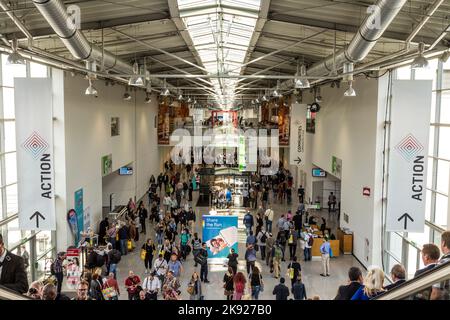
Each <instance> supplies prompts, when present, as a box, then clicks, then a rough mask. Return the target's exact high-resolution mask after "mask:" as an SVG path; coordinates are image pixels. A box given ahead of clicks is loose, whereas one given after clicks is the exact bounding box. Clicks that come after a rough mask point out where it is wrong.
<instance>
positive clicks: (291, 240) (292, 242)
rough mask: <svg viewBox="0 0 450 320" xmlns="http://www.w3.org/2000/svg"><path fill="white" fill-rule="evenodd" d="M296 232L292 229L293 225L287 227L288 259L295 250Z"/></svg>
mask: <svg viewBox="0 0 450 320" xmlns="http://www.w3.org/2000/svg"><path fill="white" fill-rule="evenodd" d="M297 243H298V233H297V231H295V230H294V227H291V228H290V229H289V235H288V246H289V259H290V260H292V259H293V258H294V256H295V254H296V252H297Z"/></svg>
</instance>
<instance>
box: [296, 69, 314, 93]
mask: <svg viewBox="0 0 450 320" xmlns="http://www.w3.org/2000/svg"><path fill="white" fill-rule="evenodd" d="M295 76H297V77H298V76H300V77H305V76H306V66H305V65H304V64H302V66H301V67H299V66H298V65H297V73H296V74H295ZM310 86H311V85H310V83H309V80H308V79H304V78H297V79H295V81H294V87H295V89H307V88H309V87H310Z"/></svg>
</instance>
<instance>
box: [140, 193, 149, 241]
mask: <svg viewBox="0 0 450 320" xmlns="http://www.w3.org/2000/svg"><path fill="white" fill-rule="evenodd" d="M138 217H139V224H140V225H141V233H143V234H145V233H146V232H147V229H146V225H145V224H146V221H147V218H148V211H147V209H146V208H145V206H144V202H143V201H141V202H139V208H138Z"/></svg>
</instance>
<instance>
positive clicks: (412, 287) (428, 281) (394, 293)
mask: <svg viewBox="0 0 450 320" xmlns="http://www.w3.org/2000/svg"><path fill="white" fill-rule="evenodd" d="M449 278H450V261H449V262H447V263H445V264H443V265H440V266H437V267H435V268H434V269H431V270H429V271H427V272H424V273H422V274H421V275H419V276H418V277H416V278H414V279H412V280H409V281H407V282H405V283H402V284H401V285H399V286H398V287H396V288H394V289H392V290H390V291H388V292H386V293H384V294H382V295H380V296H378V297H376V298H374V299H373V300H400V299H403V298H406V297H409V296H411V294H413V293H415V292H419V291H421V290H425V289H427V288H429V287H431V286H432V285H433V284H435V283H439V282H442V281H445V280H448V279H449Z"/></svg>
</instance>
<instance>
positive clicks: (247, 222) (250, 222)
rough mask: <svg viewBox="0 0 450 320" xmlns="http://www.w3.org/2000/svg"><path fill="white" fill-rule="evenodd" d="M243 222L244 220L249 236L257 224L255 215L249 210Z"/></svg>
mask: <svg viewBox="0 0 450 320" xmlns="http://www.w3.org/2000/svg"><path fill="white" fill-rule="evenodd" d="M243 222H244V226H245V228H246V233H247V236H249V235H250V231H251V230H252V228H253V225H254V224H255V221H254V219H253V216H252V214H251V213H250V211H247V213H246V214H245V216H244V221H243Z"/></svg>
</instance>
